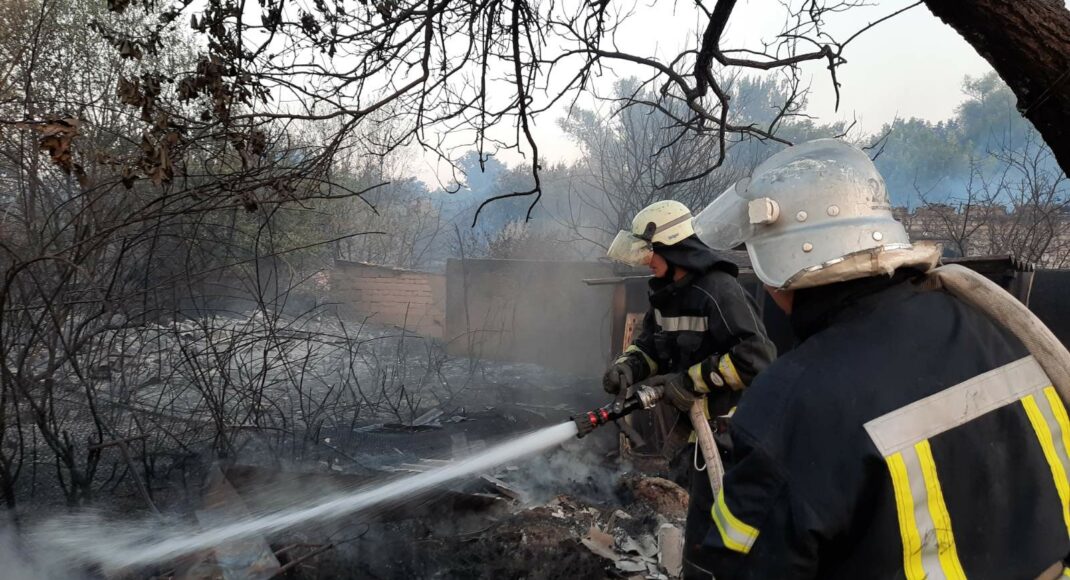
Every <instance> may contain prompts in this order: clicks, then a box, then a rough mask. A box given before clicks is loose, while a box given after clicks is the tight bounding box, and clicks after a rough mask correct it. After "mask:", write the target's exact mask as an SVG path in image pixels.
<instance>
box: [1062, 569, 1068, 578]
mask: <svg viewBox="0 0 1070 580" xmlns="http://www.w3.org/2000/svg"><path fill="white" fill-rule="evenodd" d="M1062 577H1063V578H1070V568H1063V576H1062Z"/></svg>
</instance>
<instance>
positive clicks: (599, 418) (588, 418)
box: [572, 385, 662, 439]
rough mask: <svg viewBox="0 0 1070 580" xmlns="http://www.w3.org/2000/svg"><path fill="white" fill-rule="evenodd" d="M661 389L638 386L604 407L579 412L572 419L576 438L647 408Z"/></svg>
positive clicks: (656, 397) (658, 396)
mask: <svg viewBox="0 0 1070 580" xmlns="http://www.w3.org/2000/svg"><path fill="white" fill-rule="evenodd" d="M661 395H662V391H661V390H660V389H657V388H655V387H652V386H649V385H643V386H641V387H638V388H637V389H636V390H635V392H634V393H632V395H631V396H629V397H622V398H619V399H617V400H616V401H614V402H613V403H612V404H610V405H606V406H605V407H599V408H598V409H595V410H593V411H587V412H586V413H581V414H579V415H577V416H575V417H572V420H573V421H575V422H576V431H577V433H576V438H577V439H582V438H583V437H584V436H585V435H587V434H588V433H590V432H591V431H594V430H595V429H597V428H599V427H601V426H602V425H605V424H606V423H609V422H610V421H616V420H617V419H620V418H622V417H626V416H628V415H630V414H632V413H634V412H635V411H639V410H642V409H649V408H651V407H653V406H654V405H656V404H657V402H658V400H660V399H661Z"/></svg>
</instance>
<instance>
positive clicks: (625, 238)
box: [606, 230, 654, 266]
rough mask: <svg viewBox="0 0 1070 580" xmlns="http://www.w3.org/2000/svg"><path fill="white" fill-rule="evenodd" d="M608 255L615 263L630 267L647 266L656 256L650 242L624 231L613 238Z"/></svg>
mask: <svg viewBox="0 0 1070 580" xmlns="http://www.w3.org/2000/svg"><path fill="white" fill-rule="evenodd" d="M606 255H607V256H608V257H609V259H610V260H613V261H614V262H620V263H622V264H628V265H629V266H645V265H647V264H649V263H650V258H651V257H653V255H654V248H653V246H652V245H651V244H650V242H648V241H646V240H644V239H641V238H639V237H638V236H636V235H635V234H633V233H632V232H629V231H627V230H622V231H621V232H620V233H618V234H617V237H615V238H613V243H612V244H610V245H609V251H608V252H606Z"/></svg>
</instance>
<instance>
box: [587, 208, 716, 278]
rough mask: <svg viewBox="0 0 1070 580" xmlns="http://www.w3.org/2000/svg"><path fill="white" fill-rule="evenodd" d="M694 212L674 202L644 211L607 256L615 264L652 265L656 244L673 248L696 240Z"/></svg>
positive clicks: (616, 238) (615, 239)
mask: <svg viewBox="0 0 1070 580" xmlns="http://www.w3.org/2000/svg"><path fill="white" fill-rule="evenodd" d="M692 219H693V218H692V216H691V210H689V209H687V206H686V205H684V204H682V203H680V202H678V201H673V200H671V199H667V200H663V201H658V202H654V203H652V204H650V205H648V206H646V207H644V208H643V209H642V210H641V211H640V212H639V213H637V214H636V215H635V219H633V220H632V229H631V230H621V232H620V233H618V234H617V237H615V238H614V239H613V243H612V244H610V245H609V251H608V252H607V253H606V254H607V255H608V256H609V258H610V259H611V260H614V261H617V262H622V263H625V264H630V265H632V266H642V265H645V264H649V263H650V258H651V256H652V255H653V253H654V244H663V245H666V246H671V245H673V244H676V243H677V242H680V241H683V240H684V239H686V238H688V237H690V236H692V235H693V234H694V233H695V229H694V227H693V226H692V224H691V222H692Z"/></svg>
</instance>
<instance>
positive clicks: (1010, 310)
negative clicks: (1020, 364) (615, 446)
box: [573, 264, 1070, 495]
mask: <svg viewBox="0 0 1070 580" xmlns="http://www.w3.org/2000/svg"><path fill="white" fill-rule="evenodd" d="M924 283H925V286H926V287H927V288H929V289H931V290H938V289H943V290H946V291H947V292H948V293H950V294H951V295H952V296H955V297H956V298H958V299H959V300H962V301H963V302H965V303H967V304H969V305H971V306H973V307H974V308H977V309H978V310H980V311H981V312H982V313H984V314H985V315H986V316H988V317H989V318H991V319H992V320H993V321H994V322H996V323H997V324H999V325H1000V326H1002V327H1003V328H1005V329H1006V330H1007V331H1009V332H1010V333H1011V334H1013V335H1014V336H1015V337H1016V338H1018V340H1020V341H1022V344H1024V345H1025V347H1026V349H1027V350H1028V351H1029V353H1030V354H1031V355H1033V358H1035V359H1036V361H1037V363H1038V364H1040V367H1041V368H1042V369H1044V372H1045V373H1046V374H1047V375H1048V378H1049V379H1051V383H1052V385H1054V386H1055V389H1056V390H1057V391H1058V392H1059V398H1060V399H1062V401H1063V404H1064V405H1066V406H1067V407H1070V351H1067V349H1066V347H1065V346H1064V345H1063V344H1062V343H1061V342H1060V341H1059V339H1058V338H1056V337H1055V335H1054V334H1052V332H1051V330H1049V329H1048V327H1047V326H1045V325H1044V323H1043V322H1041V321H1040V319H1039V318H1037V316H1036V315H1035V314H1033V313H1032V312H1031V311H1030V310H1029V308H1027V307H1026V306H1025V305H1024V304H1022V303H1021V302H1019V301H1018V300H1016V299H1015V298H1014V297H1013V296H1011V295H1010V294H1008V293H1007V291H1006V290H1004V289H1003V288H1001V287H1000V286H999V285H997V284H996V283H995V282H992V281H991V280H989V279H988V278H985V277H984V276H982V275H980V274H978V273H977V272H974V271H973V270H970V269H969V268H966V267H964V266H959V265H957V264H949V265H946V266H941V267H939V268H936V269H934V270H932V271H930V272H929V274H928V276H927V278H926V280H925V282H924ZM661 396H662V392H661V391H660V390H659V389H656V388H654V387H651V386H649V385H642V386H640V387H638V388H637V389H635V391H634V392H633V393H632V394H631V395H630V396H629V397H627V398H626V399H624V400H623V401H617V402H615V403H613V404H611V405H607V406H605V407H602V408H599V409H595V410H594V411H588V412H587V413H583V414H580V415H579V416H576V417H573V420H574V421H575V422H576V427H577V429H578V432H579V434H578V435H577V436H578V437H583V436H585V435H587V434H588V433H590V432H591V431H593V430H595V429H596V428H598V427H601V426H602V425H605V424H606V423H609V422H610V421H615V420H617V419H620V418H623V417H625V416H627V415H629V414H631V413H633V412H635V411H638V410H640V409H649V408H651V407H653V406H654V405H655V404H657V402H658V401H659V400H660V399H661ZM703 406H704V401H703V400H702V399H699V400H698V401H696V402H695V403H694V405H692V407H691V410H690V412H689V413H688V415H689V417H690V419H691V424H692V426H693V427H694V428H695V435H696V438H697V439H698V445H699V448H700V449H701V450H702V456H703V458H705V460H706V466H707V469H706V471H707V474H708V476H709V478H710V485H711V486H712V488H713V493H714V495H716V494H717V493H718V492H719V491H720V489H721V480H722V479H723V477H724V466H723V465H722V464H721V456H720V453H718V451H717V442H716V441H714V439H713V432H712V431H711V430H710V425H709V422H708V421H707V420H706V416H705V413H704V412H703Z"/></svg>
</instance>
